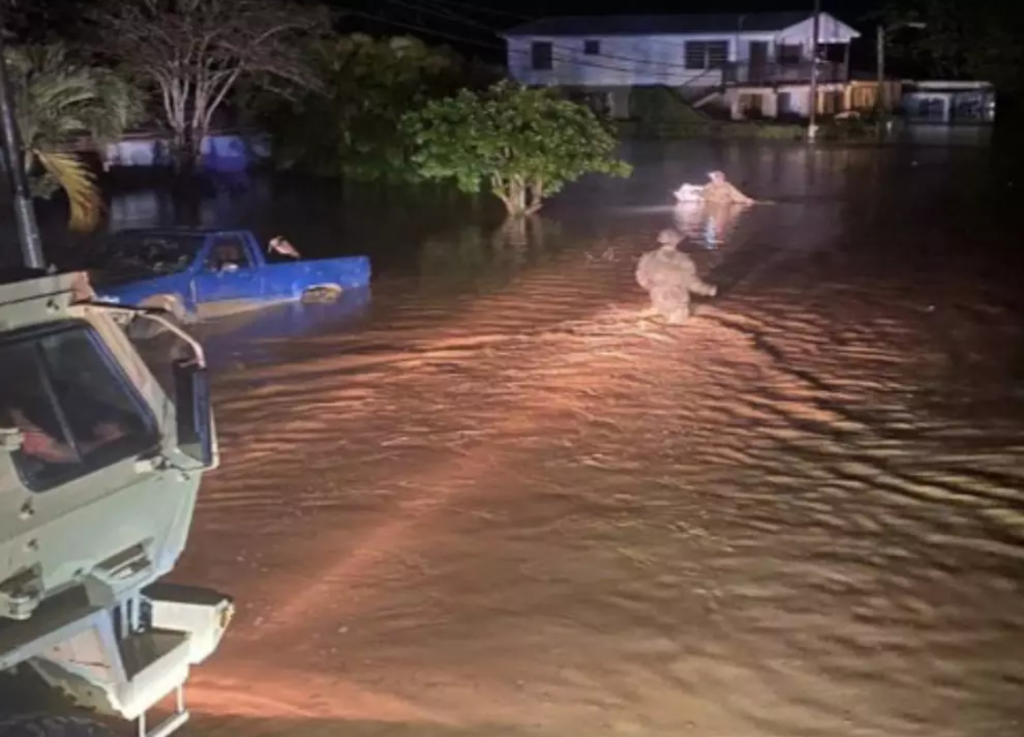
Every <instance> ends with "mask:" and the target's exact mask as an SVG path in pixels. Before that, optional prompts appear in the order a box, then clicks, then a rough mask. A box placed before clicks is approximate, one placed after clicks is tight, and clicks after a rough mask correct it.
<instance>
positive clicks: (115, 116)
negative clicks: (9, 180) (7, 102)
mask: <svg viewBox="0 0 1024 737" xmlns="http://www.w3.org/2000/svg"><path fill="white" fill-rule="evenodd" d="M7 65H8V73H9V74H10V78H11V87H12V90H13V96H14V105H15V110H16V112H17V123H18V128H19V130H20V132H21V138H22V142H23V145H24V147H25V151H24V159H25V166H26V168H27V170H28V174H29V181H30V184H31V185H32V189H33V194H35V195H37V196H42V197H49V196H52V195H53V194H54V193H55V192H56V191H57V190H58V189H63V190H64V192H65V193H66V194H67V196H68V200H69V201H70V204H71V223H70V224H71V227H72V228H74V229H77V230H89V229H91V228H93V227H94V226H95V225H96V223H97V222H98V220H99V216H100V214H101V213H102V209H103V198H102V194H101V192H100V190H99V188H98V186H97V184H96V179H95V177H94V176H93V174H92V172H91V171H90V169H89V167H88V165H87V164H86V163H85V162H84V161H83V160H82V158H81V157H80V156H79V155H78V154H77V153H75V151H78V150H82V148H83V147H85V148H95V147H98V146H100V145H103V144H105V143H109V142H113V141H116V140H118V139H119V138H120V137H121V136H122V134H123V133H124V131H125V129H126V128H127V127H128V126H130V125H131V124H132V123H133V122H135V120H136V119H137V118H138V116H139V115H140V114H141V104H140V99H139V96H138V93H137V91H136V90H135V89H134V88H132V87H131V86H130V85H128V84H127V83H126V82H125V81H124V80H123V79H122V78H120V77H118V76H117V75H116V74H114V73H113V72H111V71H109V70H107V69H102V68H98V67H94V66H90V65H88V64H85V63H82V62H79V61H78V60H76V59H74V58H73V57H72V56H71V55H70V54H69V53H68V51H67V49H66V48H65V47H64V46H62V45H59V44H56V45H50V46H40V47H20V48H10V49H8V50H7Z"/></svg>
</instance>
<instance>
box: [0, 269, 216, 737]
mask: <svg viewBox="0 0 1024 737" xmlns="http://www.w3.org/2000/svg"><path fill="white" fill-rule="evenodd" d="M94 297H95V293H94V292H93V291H92V289H91V287H90V285H89V284H88V283H87V278H86V277H85V276H84V274H64V275H50V274H45V273H43V272H39V271H29V270H25V269H18V270H17V271H15V272H2V273H0V674H2V675H0V678H7V679H9V680H7V681H4V682H3V683H0V703H2V702H3V701H4V698H3V697H4V696H9V695H11V694H13V693H16V692H17V689H18V688H20V686H21V685H22V684H25V683H29V682H34V685H35V686H37V687H41V688H36V689H35V690H37V691H41V692H42V693H43V694H44V695H56V696H59V697H60V698H59V699H55V701H56V702H57V703H58V704H60V705H61V709H58V710H54V711H49V712H43V713H39V712H30V713H21V714H13V715H12V714H8V715H7V716H4V715H3V714H2V713H0V737H13V736H14V735H18V736H20V735H34V736H35V737H48V736H53V735H58V734H60V735H66V736H67V737H84V735H97V734H102V733H104V732H105V731H109V730H110V729H111V726H110V723H111V721H115V722H116V719H117V718H121V719H124V720H129V721H135V722H137V730H138V735H139V736H140V737H167V735H169V734H171V733H172V732H174V731H175V730H177V729H178V728H179V727H181V726H182V725H183V724H184V723H185V722H186V721H187V720H188V718H189V713H188V711H187V708H186V705H185V698H184V690H183V689H184V684H185V682H186V680H187V678H188V675H189V670H190V668H191V667H192V666H193V665H196V664H198V663H201V662H203V661H204V660H205V659H206V658H207V657H208V656H209V655H210V654H211V653H212V652H213V651H214V650H215V649H216V648H217V646H218V645H219V643H220V640H221V637H222V635H223V633H224V630H225V628H226V627H227V626H228V623H229V621H230V619H231V617H232V614H233V611H234V609H233V604H232V602H231V600H230V599H229V598H228V597H227V596H224V595H222V594H220V593H217V592H214V591H210V590H205V589H200V588H193V587H189V586H184V585H178V584H170V583H166V582H163V581H161V580H160V579H161V578H163V577H164V576H165V575H166V574H167V573H168V572H170V571H171V570H172V569H173V568H174V566H175V563H176V561H177V560H178V557H179V556H180V554H181V552H182V550H183V549H184V547H185V542H186V539H187V537H188V532H189V527H190V524H191V520H192V512H193V507H194V505H195V502H196V495H197V492H198V490H199V483H200V479H201V477H202V475H203V473H204V472H205V471H207V470H210V469H213V468H215V467H216V465H217V462H218V453H217V444H216V435H215V428H214V421H213V415H212V411H211V407H210V399H209V385H208V379H207V373H206V363H205V357H204V354H203V349H202V346H201V345H200V344H199V343H198V342H197V341H196V340H194V339H193V338H192V337H191V336H190V335H189V334H188V333H186V332H184V331H183V330H182V328H180V327H179V326H178V325H177V324H175V323H173V322H172V321H169V320H168V319H167V318H166V317H165V316H164V315H163V314H162V313H148V312H146V311H144V310H139V309H133V308H125V307H119V306H115V305H109V304H102V303H99V302H97V301H95V300H94ZM137 321H153V322H156V323H158V324H159V325H160V326H161V328H163V329H164V331H165V333H164V335H165V337H170V338H171V343H170V344H169V346H170V347H169V348H168V349H167V350H161V351H155V352H153V355H155V356H156V358H155V359H154V358H153V357H152V356H151V357H150V358H149V359H148V360H147V359H146V358H145V357H144V355H149V354H148V353H146V352H145V351H142V350H140V348H141V346H138V345H136V344H135V343H133V342H132V339H131V337H130V332H131V331H129V330H128V329H127V328H128V327H129V326H130V325H131V324H132V323H135V322H137ZM161 375H163V376H164V380H163V382H161V381H160V380H159V379H158V376H161ZM32 690H33V689H26V693H30V692H32ZM19 698H20V697H19ZM47 700H48V701H49V699H47ZM65 704H66V705H67V711H65V710H64V709H63V707H64V705H65ZM7 706H8V708H10V706H11V705H10V704H7ZM16 706H18V707H20V708H21V709H24V708H25V707H27V704H23V703H22V702H20V701H19V702H18V703H17V704H16ZM161 710H162V712H161V719H160V721H159V723H156V724H154V725H153V726H151V725H150V723H151V721H157V720H155V719H152V720H151V719H147V715H149V714H151V713H152V712H154V711H158V712H159V711H161ZM83 714H84V715H86V716H82V715H83ZM114 728H115V729H116V726H115V727H114Z"/></svg>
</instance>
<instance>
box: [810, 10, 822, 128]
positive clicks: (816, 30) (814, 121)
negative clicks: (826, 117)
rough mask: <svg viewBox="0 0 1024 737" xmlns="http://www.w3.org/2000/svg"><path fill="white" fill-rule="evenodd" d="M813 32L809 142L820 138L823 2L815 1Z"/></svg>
mask: <svg viewBox="0 0 1024 737" xmlns="http://www.w3.org/2000/svg"><path fill="white" fill-rule="evenodd" d="M812 28H813V30H812V31H811V34H812V38H811V88H810V90H809V91H808V95H807V96H808V97H809V98H810V100H809V104H810V107H811V120H810V123H809V124H808V126H807V140H808V141H811V142H812V143H813V142H814V140H815V139H816V138H817V137H818V36H819V35H820V34H821V0H814V22H813V24H812Z"/></svg>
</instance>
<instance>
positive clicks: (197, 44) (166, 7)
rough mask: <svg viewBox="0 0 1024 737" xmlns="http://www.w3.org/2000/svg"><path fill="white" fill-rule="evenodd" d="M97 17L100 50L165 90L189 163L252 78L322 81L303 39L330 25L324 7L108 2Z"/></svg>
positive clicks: (179, 0)
mask: <svg viewBox="0 0 1024 737" xmlns="http://www.w3.org/2000/svg"><path fill="white" fill-rule="evenodd" d="M94 19H95V21H96V23H97V26H98V29H99V31H100V34H101V37H100V39H99V43H100V47H99V48H98V52H99V53H100V54H104V55H107V56H109V57H112V58H114V59H116V60H117V61H118V62H120V63H121V64H122V65H124V67H125V68H126V69H127V70H129V71H130V72H131V73H132V74H133V75H134V76H135V77H136V78H138V79H139V80H140V81H142V82H144V83H146V84H147V85H149V86H151V87H152V88H153V89H155V90H156V91H157V93H158V97H159V99H160V102H161V103H162V108H163V117H164V119H165V122H166V124H167V126H168V127H169V128H170V131H171V134H172V137H173V138H172V147H173V150H174V152H175V156H176V160H177V161H178V163H179V164H180V165H181V166H183V167H185V168H188V167H190V166H192V165H194V164H196V163H198V161H199V159H200V151H201V146H202V142H203V138H204V137H205V136H206V134H207V132H208V131H209V129H210V126H211V124H212V122H213V116H214V114H215V113H216V112H217V111H218V110H219V109H220V108H221V106H222V105H223V104H224V103H225V101H226V100H227V99H228V96H229V95H230V94H231V93H232V91H233V90H234V89H235V88H236V86H237V85H238V84H239V82H240V81H241V80H243V79H244V78H246V77H260V78H261V80H262V83H263V84H264V85H266V86H267V87H268V88H274V87H275V84H276V83H277V82H279V81H281V80H284V81H285V82H287V83H288V85H298V86H311V85H315V84H316V80H315V78H314V77H313V75H312V74H311V71H310V70H309V68H308V67H307V66H306V65H305V64H304V63H303V62H304V60H303V58H302V54H301V51H300V49H301V42H302V41H304V40H305V39H306V38H307V37H308V36H309V35H310V34H316V33H318V32H319V31H320V30H321V29H323V28H325V27H326V25H327V14H326V12H325V11H324V10H323V9H321V8H319V7H308V6H304V5H298V4H294V3H291V2H287V0H107V2H106V4H105V5H103V6H101V9H100V10H99V11H97V12H96V13H95V14H94ZM287 88H288V87H287V86H285V87H282V88H280V89H282V90H284V89H287Z"/></svg>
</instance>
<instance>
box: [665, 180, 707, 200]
mask: <svg viewBox="0 0 1024 737" xmlns="http://www.w3.org/2000/svg"><path fill="white" fill-rule="evenodd" d="M703 190H704V188H703V187H701V186H700V185H697V184H684V185H682V186H681V187H679V189H677V190H676V191H675V192H673V193H672V194H674V195H675V197H676V202H682V203H687V204H689V203H692V202H703V201H704V196H703V194H702V192H703Z"/></svg>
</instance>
